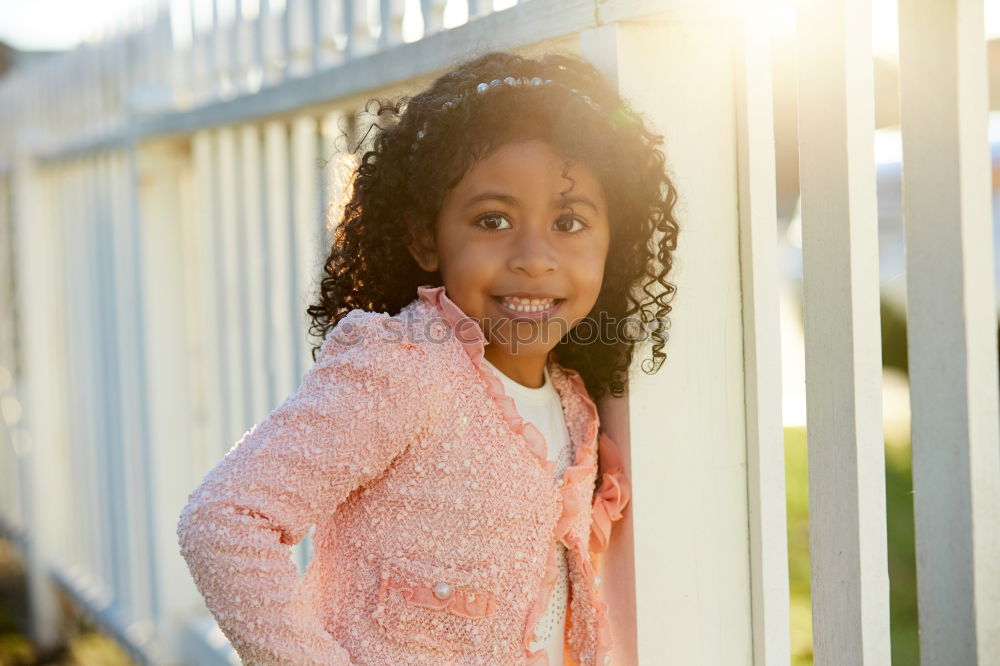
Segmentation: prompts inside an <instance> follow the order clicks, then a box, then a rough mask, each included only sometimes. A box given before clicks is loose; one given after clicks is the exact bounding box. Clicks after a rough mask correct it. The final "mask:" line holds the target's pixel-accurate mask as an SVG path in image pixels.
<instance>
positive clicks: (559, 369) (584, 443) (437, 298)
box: [417, 285, 599, 465]
mask: <svg viewBox="0 0 1000 666" xmlns="http://www.w3.org/2000/svg"><path fill="white" fill-rule="evenodd" d="M417 295H418V297H419V299H420V300H421V301H423V302H424V303H426V304H428V305H430V306H432V307H434V308H436V309H437V311H438V313H439V314H440V315H441V317H442V318H444V320H445V321H447V322H448V324H449V326H450V328H451V330H452V331H453V332H454V335H455V337H456V338H457V339H458V341H459V342H460V343H461V344H462V347H463V348H464V349H465V352H466V353H467V354H468V355H469V358H470V359H471V360H472V363H473V365H474V366H475V367H476V369H477V370H478V371H479V374H480V376H481V377H482V379H483V381H485V382H486V385H487V389H488V390H489V392H490V393H491V394H492V395H493V397H494V398H495V399H496V400H497V402H498V403H499V404H500V406H501V408H502V409H503V412H504V415H505V416H506V417H507V420H508V422H510V423H511V426H512V427H513V429H514V430H515V431H516V432H519V433H521V434H522V435H523V436H524V438H525V440H527V442H528V445H529V448H530V449H531V450H532V451H533V452H534V453H535V455H536V456H537V457H538V458H539V460H540V461H541V462H542V464H543V465H545V464H548V462H547V461H548V451H547V447H546V444H545V440H544V439H543V437H542V435H541V433H539V432H538V430H537V429H535V427H534V426H533V425H531V424H530V423H528V424H525V423H523V421H522V419H521V418H520V416H519V415H518V413H517V409H516V408H515V406H514V401H513V399H511V398H510V397H508V396H507V394H506V392H505V391H504V388H503V383H502V382H501V381H500V379H499V378H498V377H497V376H496V374H495V373H494V372H493V370H492V369H490V367H489V366H488V365H486V364H485V363H483V357H484V351H485V346H486V336H485V335H484V334H483V330H482V328H481V327H480V326H479V323H478V322H477V321H476V320H475V319H473V318H472V317H470V316H469V315H467V314H465V312H463V311H462V309H461V308H460V307H459V306H458V305H457V304H456V303H455V302H454V301H452V300H451V299H450V298H448V295H447V293H445V288H444V286H439V287H432V286H429V285H428V286H421V287H418V288H417ZM548 367H549V376H550V377H551V378H552V384H553V386H554V387H555V389H556V392H557V393H558V394H559V397H560V399H561V400H562V404H563V411H564V414H565V415H566V416H567V426H568V427H569V429H570V434H571V438H572V439H573V442H574V450H575V453H574V464H575V465H590V464H596V459H597V431H598V427H599V423H598V415H597V406H596V405H595V404H594V401H593V400H592V399H591V397H590V394H589V393H588V392H587V389H586V386H585V385H584V383H583V378H582V377H580V373H578V372H576V371H575V370H572V369H570V368H566V367H563V366H561V365H560V364H559V363H557V362H556V361H555V360H553V359H552V358H551V357H550V358H549V361H548ZM569 405H573V406H574V407H577V409H573V408H572V407H569ZM580 412H582V418H574V417H573V416H574V414H579V413H580Z"/></svg>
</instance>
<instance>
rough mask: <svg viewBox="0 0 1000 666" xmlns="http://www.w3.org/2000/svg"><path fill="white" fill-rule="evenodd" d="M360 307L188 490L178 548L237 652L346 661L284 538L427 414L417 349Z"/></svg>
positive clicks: (257, 661) (369, 476)
mask: <svg viewBox="0 0 1000 666" xmlns="http://www.w3.org/2000/svg"><path fill="white" fill-rule="evenodd" d="M386 322H389V323H393V322H391V321H390V320H389V318H388V315H375V314H370V313H364V312H363V311H360V310H356V311H353V312H351V313H350V314H348V316H347V317H345V318H344V319H342V320H341V321H340V322H339V323H338V325H337V326H336V327H335V328H333V329H331V330H330V331H329V332H328V334H327V336H326V339H325V340H324V342H323V344H322V346H321V348H320V351H319V353H318V355H317V360H316V362H315V364H314V365H313V366H312V367H311V368H310V369H309V370H308V372H307V373H306V374H305V375H304V376H303V378H302V381H301V384H300V386H299V388H298V389H297V391H296V392H295V393H293V394H292V395H290V396H289V397H288V398H286V399H285V401H284V402H283V403H282V404H281V405H280V406H279V407H277V408H276V409H275V410H274V411H272V412H271V413H270V414H268V415H267V416H266V418H265V419H264V420H263V421H262V422H260V423H259V424H258V425H257V426H256V427H254V428H252V429H251V430H250V431H249V432H247V433H246V434H245V435H244V436H243V438H242V439H241V440H240V441H239V442H237V443H236V444H235V445H234V446H233V447H232V448H231V449H230V450H229V452H228V453H226V455H225V456H224V457H223V458H222V460H220V461H219V462H218V463H217V464H216V465H215V466H214V467H213V468H212V469H211V470H210V471H209V472H208V474H207V475H206V476H205V478H204V479H203V481H202V483H201V484H200V485H199V486H198V487H197V488H196V489H195V490H194V491H193V492H192V493H191V494H190V496H189V498H188V503H187V505H186V506H185V507H184V509H183V511H182V512H181V515H180V521H179V523H178V525H177V536H178V540H179V541H178V543H179V545H180V552H181V555H182V556H183V557H184V559H185V561H186V562H187V564H188V567H189V568H190V570H191V575H192V577H193V578H194V582H195V585H196V587H197V588H198V590H199V592H200V593H201V594H202V596H203V597H204V598H205V602H206V605H207V607H208V609H209V611H210V612H211V613H212V615H213V616H214V617H215V619H216V621H217V623H218V625H219V628H220V629H221V630H222V632H223V633H224V634H225V635H226V637H227V638H228V639H229V641H230V643H231V644H232V645H233V647H234V648H235V649H236V652H237V653H238V654H239V655H240V657H241V658H242V660H243V662H244V663H246V664H254V665H266V666H293V665H295V666H300V665H302V664H321V665H330V666H346V665H348V664H350V663H351V662H350V659H349V656H348V653H347V651H346V650H345V649H344V648H343V647H341V646H340V645H338V644H337V643H336V642H335V641H334V640H333V637H332V636H331V634H330V633H329V632H327V630H326V629H325V627H324V625H323V623H322V621H321V619H320V618H319V617H317V615H316V614H315V612H314V611H313V610H312V608H311V606H310V604H309V602H308V601H307V599H306V596H305V595H304V594H302V593H301V590H300V583H301V579H300V576H299V573H298V569H297V567H296V566H295V564H294V563H293V562H292V560H291V557H290V555H291V546H292V545H293V544H296V543H298V542H299V541H301V540H302V538H303V537H304V536H305V535H306V533H307V532H308V530H309V528H310V526H311V525H313V524H314V523H316V522H317V521H319V520H320V519H321V518H322V517H323V516H325V515H327V514H329V513H330V512H333V511H334V510H335V509H336V507H337V506H338V505H339V504H340V503H341V502H342V501H343V500H344V499H345V498H346V497H347V496H348V495H349V494H350V493H351V491H352V490H354V489H356V488H358V487H360V486H363V485H364V484H367V483H369V482H371V481H373V480H374V479H376V478H377V477H378V476H379V475H380V474H381V473H382V472H383V471H384V470H385V469H386V468H387V467H388V466H389V465H390V464H391V463H392V461H393V460H394V459H395V458H396V457H397V456H398V455H399V454H400V453H402V452H403V451H404V449H405V448H406V446H407V444H408V441H409V439H410V437H409V433H410V432H411V431H413V430H417V429H419V427H420V426H419V425H418V424H426V423H428V421H427V415H426V414H425V413H424V409H425V406H426V404H427V400H426V399H424V400H413V396H414V395H418V396H426V395H427V394H426V393H425V390H426V387H421V386H419V385H414V384H412V383H411V382H414V381H416V382H419V381H420V376H421V374H426V373H421V372H420V364H421V360H422V355H423V353H424V352H423V351H422V350H421V349H420V348H419V347H417V346H414V345H408V344H405V343H403V342H400V341H399V339H400V337H401V336H396V335H388V334H387V333H388V329H387V328H386Z"/></svg>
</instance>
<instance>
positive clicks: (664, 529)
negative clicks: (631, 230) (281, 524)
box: [580, 16, 753, 666]
mask: <svg viewBox="0 0 1000 666" xmlns="http://www.w3.org/2000/svg"><path fill="white" fill-rule="evenodd" d="M731 38H732V25H731V24H730V22H727V21H725V20H722V19H719V18H713V17H711V16H706V17H704V18H703V19H700V20H693V21H680V20H674V21H670V20H666V19H664V20H644V21H642V22H628V23H610V24H608V25H604V26H601V27H599V28H596V29H593V30H586V31H584V32H583V33H582V34H581V35H580V45H581V50H582V52H583V55H584V56H585V57H587V58H588V59H590V60H591V61H592V62H594V63H595V64H597V65H598V66H599V67H600V68H601V69H602V70H603V71H604V72H605V74H606V75H607V76H609V78H610V79H611V81H612V82H614V83H615V84H617V86H618V89H619V90H620V91H621V92H622V94H623V95H624V96H625V97H626V98H627V99H628V100H629V101H630V102H631V103H632V104H634V107H635V108H636V109H638V110H641V111H642V112H643V114H644V116H645V117H646V118H647V119H648V120H649V121H651V123H652V125H653V128H654V130H655V131H657V132H659V133H662V134H664V135H665V137H666V139H665V148H664V151H665V154H666V157H667V161H668V163H669V165H670V168H671V170H672V173H674V174H675V176H674V183H675V186H676V187H677V189H678V192H679V193H680V195H681V197H682V201H681V204H680V205H679V206H678V208H677V210H676V214H677V215H678V217H679V226H680V228H681V231H680V236H679V239H680V244H679V247H678V250H677V253H676V263H675V268H674V270H673V271H671V274H670V277H669V280H670V282H671V283H673V284H675V285H677V295H676V298H675V299H674V300H673V301H672V307H673V310H672V312H671V314H670V317H671V319H672V320H674V321H676V322H677V325H674V326H673V327H672V328H671V330H670V341H669V343H668V344H667V346H666V348H665V349H664V351H665V352H666V354H667V359H666V361H665V364H664V366H663V367H662V368H661V369H660V371H659V372H658V373H657V374H655V375H653V376H648V375H645V374H644V373H643V372H642V371H641V370H638V369H635V370H634V371H633V374H632V379H631V386H630V388H629V396H628V405H627V412H628V414H627V421H628V426H627V430H626V428H625V427H624V424H623V423H622V421H624V420H626V419H623V418H622V415H621V414H620V410H622V408H623V406H622V405H621V404H620V402H614V401H608V402H607V403H605V405H603V407H604V409H602V412H603V413H604V414H605V422H606V424H607V426H608V431H609V433H610V435H611V436H612V437H614V438H616V440H617V441H618V443H619V444H620V445H621V447H622V449H623V456H624V458H625V460H626V461H627V469H626V472H627V473H628V474H629V475H630V478H631V480H632V491H633V493H632V503H631V507H630V508H629V510H628V511H627V512H626V514H625V517H624V518H623V520H622V521H621V523H619V524H617V525H616V527H615V529H616V530H617V532H618V535H617V537H616V539H615V540H614V545H613V546H612V548H611V549H610V550H609V551H608V552H607V553H605V555H606V558H605V562H604V566H605V573H606V575H605V577H604V580H605V582H604V584H603V585H602V592H603V594H604V598H605V600H606V602H607V603H608V606H609V616H610V618H611V622H612V632H613V634H614V635H615V637H616V648H615V652H614V657H613V660H612V661H613V663H621V664H635V663H639V664H660V663H664V661H665V660H666V661H668V662H670V663H677V664H700V665H705V666H708V665H718V666H730V665H731V664H743V663H747V659H748V655H749V654H751V653H752V650H753V647H752V641H753V635H752V626H751V620H750V608H751V582H750V564H749V563H750V557H749V551H750V535H749V528H748V524H749V509H748V506H747V502H748V496H747V467H746V466H747V450H746V440H747V435H746V414H745V411H744V409H745V407H744V390H745V378H744V377H745V376H744V372H745V371H744V367H743V344H744V340H743V330H742V323H741V322H742V320H741V316H740V310H741V307H742V302H741V297H740V284H741V275H740V241H739V233H740V218H739V213H738V200H737V192H738V181H737V178H736V174H737V170H736V168H735V166H736V164H737V156H738V155H737V146H738V141H737V135H736V126H737V122H736V117H735V110H736V98H735V94H734V90H733V87H732V86H731V85H730V82H731V81H733V79H734V77H735V76H736V75H737V72H736V71H734V64H735V63H736V62H738V60H737V59H736V58H735V53H734V51H733V50H732V48H731V47H732V39H731ZM740 55H741V57H742V54H740ZM651 67H655V70H656V76H650V71H651ZM679 90H683V91H685V92H684V94H683V95H678V94H677V91H679ZM708 256H710V257H712V258H713V260H712V261H711V262H706V261H702V260H701V258H702V257H708ZM647 354H648V351H647ZM609 412H610V413H609ZM665 507H667V509H666V510H665ZM670 507H674V509H670ZM633 572H634V573H633ZM633 595H634V600H635V601H634V606H631V605H630V601H631V597H632V596H633ZM633 626H634V627H635V632H636V634H637V635H633V633H632V627H633Z"/></svg>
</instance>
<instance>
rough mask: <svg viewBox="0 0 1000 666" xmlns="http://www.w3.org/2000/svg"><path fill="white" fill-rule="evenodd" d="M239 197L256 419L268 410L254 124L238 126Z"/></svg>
mask: <svg viewBox="0 0 1000 666" xmlns="http://www.w3.org/2000/svg"><path fill="white" fill-rule="evenodd" d="M239 140H240V186H239V190H240V197H241V200H242V210H243V214H242V215H241V216H240V225H241V227H242V229H243V233H242V236H243V239H244V243H243V247H244V248H245V249H246V251H245V252H244V254H243V260H242V263H243V265H244V266H246V271H245V276H246V277H245V281H244V284H245V287H244V294H245V296H246V298H245V299H244V307H243V330H244V331H245V332H246V339H245V344H246V349H247V355H246V356H247V383H248V385H249V388H250V402H249V405H250V406H249V414H248V416H249V418H250V421H251V422H253V423H257V422H259V421H260V420H261V419H263V418H264V416H266V415H267V413H268V412H269V411H270V407H269V402H268V386H267V383H268V379H267V366H268V362H269V361H268V348H267V337H268V336H267V333H268V329H267V327H266V326H263V325H261V322H262V321H264V320H265V319H267V316H268V313H267V309H266V306H267V300H266V298H265V296H266V294H267V290H268V283H267V261H266V258H267V256H266V255H267V241H266V237H265V229H264V207H265V205H266V199H265V197H264V177H263V165H262V162H261V132H260V128H259V127H258V126H257V125H244V126H243V127H240V128H239Z"/></svg>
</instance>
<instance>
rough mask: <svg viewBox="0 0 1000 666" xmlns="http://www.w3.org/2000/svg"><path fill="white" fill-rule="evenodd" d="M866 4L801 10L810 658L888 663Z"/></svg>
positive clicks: (849, 0)
mask: <svg viewBox="0 0 1000 666" xmlns="http://www.w3.org/2000/svg"><path fill="white" fill-rule="evenodd" d="M869 34H871V7H870V4H869V3H868V2H865V1H864V0H829V1H824V2H806V3H801V4H800V5H799V7H798V39H799V165H800V167H799V173H800V183H801V191H802V261H803V294H804V302H805V308H804V309H805V350H806V364H805V365H806V418H807V423H808V425H807V428H808V433H809V434H808V439H809V550H810V567H811V590H812V608H813V655H814V657H813V658H814V660H815V663H816V665H817V666H827V665H830V666H832V665H835V664H836V665H840V664H858V665H861V664H865V665H866V666H867V665H876V664H878V665H886V666H887V665H888V664H889V661H890V659H889V655H890V649H889V575H888V564H887V553H886V513H885V453H884V448H883V446H884V445H883V439H882V393H881V368H882V359H881V347H880V338H881V334H880V330H879V279H878V236H877V218H876V207H875V160H874V118H875V110H874V83H873V71H872V52H871V43H870V41H869V40H867V39H860V40H859V39H857V38H856V35H865V36H867V35H869Z"/></svg>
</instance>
